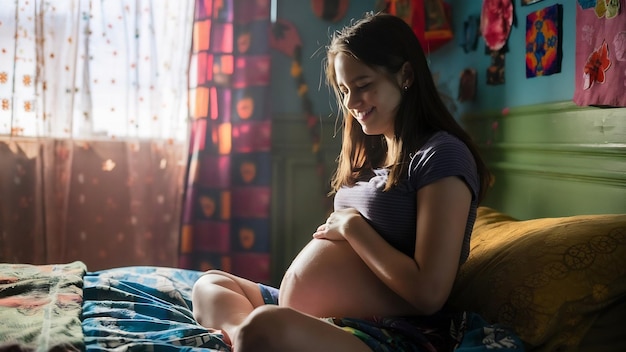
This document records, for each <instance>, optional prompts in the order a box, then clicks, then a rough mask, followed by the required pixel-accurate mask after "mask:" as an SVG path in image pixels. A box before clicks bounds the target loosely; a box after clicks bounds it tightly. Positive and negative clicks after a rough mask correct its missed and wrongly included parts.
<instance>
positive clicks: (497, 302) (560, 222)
mask: <svg viewBox="0 0 626 352" xmlns="http://www.w3.org/2000/svg"><path fill="white" fill-rule="evenodd" d="M624 297H626V214H605V215H578V216H570V217H562V218H542V219H532V220H524V221H518V220H516V219H514V218H512V217H510V216H508V215H506V214H502V213H500V212H498V211H496V210H494V209H491V208H487V207H480V208H479V210H478V218H477V220H476V223H475V225H474V233H473V235H472V242H471V250H470V256H469V258H468V260H467V262H466V263H465V264H463V266H462V267H461V269H460V272H459V276H458V278H457V282H456V284H455V287H454V289H453V292H452V295H451V298H450V305H451V306H452V307H454V308H458V309H464V310H470V311H474V312H477V313H479V314H481V315H482V316H483V317H484V318H485V319H486V320H488V321H490V322H492V323H500V324H504V325H507V326H509V327H511V328H513V329H514V330H515V331H516V332H517V333H518V334H519V336H520V337H521V338H522V340H524V342H526V343H527V344H528V346H529V347H530V348H531V349H535V350H542V351H554V350H574V349H576V348H577V347H578V345H579V344H580V342H581V340H582V339H583V337H585V334H586V332H587V331H588V330H589V328H590V326H591V325H592V324H593V323H594V320H595V319H596V318H597V317H598V316H599V315H600V314H601V313H602V310H603V308H606V307H607V306H609V305H611V304H612V303H614V302H617V301H618V300H620V299H621V301H623V300H624ZM615 328H616V329H621V330H622V331H624V324H623V323H622V324H620V325H618V326H615ZM620 334H621V333H620Z"/></svg>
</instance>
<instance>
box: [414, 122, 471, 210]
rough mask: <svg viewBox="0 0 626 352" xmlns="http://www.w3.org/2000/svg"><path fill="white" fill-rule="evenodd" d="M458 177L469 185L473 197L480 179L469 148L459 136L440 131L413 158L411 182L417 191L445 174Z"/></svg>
mask: <svg viewBox="0 0 626 352" xmlns="http://www.w3.org/2000/svg"><path fill="white" fill-rule="evenodd" d="M450 176H457V177H459V178H461V179H462V180H463V181H465V183H466V184H467V185H468V187H469V189H470V191H471V192H472V197H473V199H474V200H476V199H477V198H478V193H479V189H480V182H479V180H478V171H477V168H476V162H475V161H474V157H473V155H472V153H471V152H470V150H469V148H468V147H467V146H466V145H465V143H463V141H461V140H460V139H458V138H457V137H455V136H453V135H451V134H449V133H447V132H438V133H436V134H435V135H433V137H431V138H430V140H428V142H426V144H424V146H423V147H422V148H421V149H420V150H419V151H418V152H417V153H416V154H415V155H414V156H413V157H412V158H411V163H410V165H409V183H410V185H411V187H412V188H414V189H415V190H416V191H417V190H419V189H420V188H422V187H424V186H426V185H428V184H431V183H433V182H435V181H437V180H440V179H442V178H445V177H450Z"/></svg>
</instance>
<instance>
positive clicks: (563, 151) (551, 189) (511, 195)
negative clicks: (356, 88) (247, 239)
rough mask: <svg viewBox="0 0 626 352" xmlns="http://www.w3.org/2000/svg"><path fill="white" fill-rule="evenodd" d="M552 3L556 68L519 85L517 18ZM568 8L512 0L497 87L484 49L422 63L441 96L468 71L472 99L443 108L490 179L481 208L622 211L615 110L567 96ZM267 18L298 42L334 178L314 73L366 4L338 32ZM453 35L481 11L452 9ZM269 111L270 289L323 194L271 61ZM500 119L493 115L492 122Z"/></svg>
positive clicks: (458, 2)
mask: <svg viewBox="0 0 626 352" xmlns="http://www.w3.org/2000/svg"><path fill="white" fill-rule="evenodd" d="M556 3H560V4H562V6H563V27H564V28H563V33H564V34H563V46H562V49H563V60H562V65H561V73H558V74H554V75H552V76H543V77H537V78H533V79H526V77H525V62H524V56H523V51H524V44H523V43H524V30H523V29H522V27H523V26H524V19H525V17H526V15H527V14H528V13H529V12H531V11H536V10H539V9H541V8H543V7H546V6H550V5H553V4H556ZM576 3H577V2H576V1H555V0H543V1H540V2H538V3H536V4H534V5H531V6H525V7H522V6H520V1H519V0H514V4H515V17H516V21H517V24H516V25H514V27H513V29H512V32H511V35H510V37H509V49H510V51H509V53H508V54H507V55H506V70H505V83H504V84H502V85H497V86H489V85H487V84H486V78H485V71H486V69H487V67H488V66H489V64H490V58H489V56H487V55H485V54H484V50H483V48H484V41H483V39H482V38H480V39H479V40H478V46H477V48H478V49H477V50H476V51H473V52H469V53H467V54H466V53H465V52H464V51H463V49H462V48H461V47H460V46H459V45H458V43H457V40H456V39H455V40H454V41H452V42H450V43H448V44H447V45H445V46H443V47H442V48H440V49H439V50H437V51H435V52H432V53H430V54H429V60H430V63H431V69H432V71H433V73H434V75H435V77H436V79H437V82H438V83H439V88H440V91H441V92H442V93H444V94H446V95H448V96H450V97H452V98H453V99H455V98H456V97H457V96H458V83H459V77H460V73H461V71H462V70H463V69H464V68H466V67H473V68H475V69H476V70H477V72H478V84H477V99H476V100H475V101H473V102H466V103H459V102H458V101H455V104H454V106H453V107H452V108H453V109H454V110H455V112H454V113H455V116H456V117H457V118H458V119H459V121H461V123H463V124H464V125H465V126H466V127H467V129H468V130H469V131H470V133H472V135H473V136H474V137H475V139H476V140H477V141H478V142H479V144H480V145H481V149H482V151H483V154H484V155H485V158H486V159H487V162H488V164H489V165H490V167H491V169H492V171H493V173H494V174H495V176H496V180H495V184H494V187H493V189H492V190H491V192H490V193H489V196H488V198H487V200H486V201H485V203H484V205H487V206H492V207H494V208H497V209H499V210H501V211H504V212H507V213H509V214H511V215H513V216H515V217H517V218H519V219H528V218H536V217H547V216H567V215H574V214H591V213H626V161H625V159H626V158H624V155H626V143H625V142H626V109H624V108H621V109H600V108H591V107H578V106H575V105H574V104H573V103H572V102H571V99H572V96H573V92H574V61H575V60H574V50H575V45H574V43H575V42H574V38H573V36H572V35H573V33H574V32H575V31H574V29H575V10H576V7H575V6H576ZM277 4H278V8H277V14H278V18H279V19H284V20H287V21H290V22H293V23H295V24H296V27H297V28H298V30H299V33H300V36H301V40H302V44H303V55H302V59H303V62H302V68H303V77H304V79H305V81H306V82H307V84H308V87H309V96H310V99H311V102H312V105H313V110H314V113H315V115H316V116H318V118H319V119H320V120H319V121H320V133H321V142H322V143H321V148H322V151H321V153H320V155H321V158H322V160H323V163H324V164H325V165H326V167H327V168H328V169H329V170H332V169H334V158H335V156H336V154H337V151H338V150H339V143H340V141H339V138H338V137H334V133H333V131H334V117H332V111H333V101H332V99H330V95H329V94H328V90H327V88H326V87H325V86H324V81H323V74H322V70H321V59H322V57H323V46H324V45H325V44H326V43H327V41H328V33H330V32H331V31H333V30H335V29H337V28H339V27H340V26H342V25H343V24H345V23H347V22H348V21H349V20H350V19H351V18H354V17H360V16H361V14H362V13H363V12H365V11H369V10H372V9H374V7H375V4H376V0H358V1H357V0H352V1H349V7H348V10H347V13H346V15H345V17H344V18H343V19H342V20H341V21H339V22H337V23H329V22H326V21H323V20H321V19H319V18H317V17H316V16H315V15H314V14H313V13H312V11H311V7H310V4H311V2H310V1H303V0H299V1H288V0H277ZM450 4H452V18H453V28H454V32H455V36H457V37H458V35H460V33H462V28H463V22H464V21H465V20H466V18H467V17H468V16H469V15H475V14H479V13H480V7H481V4H482V1H466V0H454V1H450ZM273 55H274V56H273V70H272V79H273V81H272V93H271V94H272V104H273V107H272V110H273V114H274V120H273V126H274V127H273V128H274V130H273V143H274V144H273V155H274V179H275V184H274V194H273V197H274V198H273V208H272V211H273V214H274V215H273V223H272V226H273V231H272V233H273V236H274V237H273V251H274V253H276V255H275V259H274V260H273V263H272V265H273V269H272V270H273V271H272V272H273V280H274V281H275V282H276V283H279V280H280V276H281V274H282V272H283V270H284V269H285V268H286V266H287V265H288V264H289V263H290V261H291V260H292V258H293V257H294V256H295V255H296V254H297V253H298V250H299V249H300V248H301V247H302V246H304V245H305V244H306V243H307V242H308V241H309V240H310V238H311V237H310V236H311V233H312V229H314V228H315V227H316V226H317V225H318V224H320V223H322V222H323V221H324V220H325V217H326V211H327V208H325V206H326V204H324V202H323V198H324V197H323V194H324V187H323V185H322V182H320V180H319V179H318V177H317V172H316V170H317V167H318V166H319V163H318V161H317V160H316V155H315V154H314V153H313V152H312V149H311V142H310V136H309V130H308V129H307V126H306V122H305V119H304V116H303V113H302V104H301V103H302V100H301V99H300V97H299V95H298V92H297V90H296V85H295V81H294V79H293V77H291V76H290V72H289V71H290V68H291V60H290V58H287V57H285V56H284V55H282V54H280V53H274V54H273ZM503 112H504V113H503Z"/></svg>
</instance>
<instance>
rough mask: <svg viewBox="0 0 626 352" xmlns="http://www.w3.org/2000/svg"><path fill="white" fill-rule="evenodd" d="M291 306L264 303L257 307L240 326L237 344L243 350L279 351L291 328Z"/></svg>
mask: <svg viewBox="0 0 626 352" xmlns="http://www.w3.org/2000/svg"><path fill="white" fill-rule="evenodd" d="M291 313H292V312H291V310H290V309H289V308H283V307H278V306H276V305H264V306H260V307H258V308H256V309H255V310H254V311H253V312H252V313H251V314H250V315H249V316H248V318H246V320H245V321H244V322H243V323H242V324H241V326H240V327H239V331H238V333H237V340H236V342H235V346H237V347H238V350H242V351H249V350H254V351H259V352H261V351H277V350H278V349H277V348H280V347H283V346H284V345H283V344H282V343H281V342H280V341H279V340H280V338H281V337H284V336H286V335H287V329H289V319H290V318H289V316H290V314H291Z"/></svg>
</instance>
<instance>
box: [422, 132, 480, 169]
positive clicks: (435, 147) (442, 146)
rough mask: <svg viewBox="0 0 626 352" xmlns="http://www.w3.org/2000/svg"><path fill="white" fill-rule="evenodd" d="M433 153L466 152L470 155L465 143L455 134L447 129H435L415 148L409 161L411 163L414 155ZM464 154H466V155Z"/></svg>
mask: <svg viewBox="0 0 626 352" xmlns="http://www.w3.org/2000/svg"><path fill="white" fill-rule="evenodd" d="M434 153H439V154H441V153H453V154H457V155H458V154H459V153H461V154H466V153H468V154H469V155H471V152H470V150H469V148H468V147H467V145H466V144H465V143H464V142H463V141H462V140H461V139H459V138H458V137H457V136H455V135H453V134H451V133H449V132H447V131H437V132H435V133H433V134H432V135H431V136H430V137H429V138H428V139H427V140H426V142H425V143H424V144H423V145H422V146H421V147H420V148H419V150H417V151H416V152H415V153H414V155H413V156H412V158H411V159H412V160H411V163H413V162H414V161H415V160H414V159H415V158H416V157H419V158H423V157H424V155H431V154H434ZM468 154H466V155H468Z"/></svg>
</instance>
